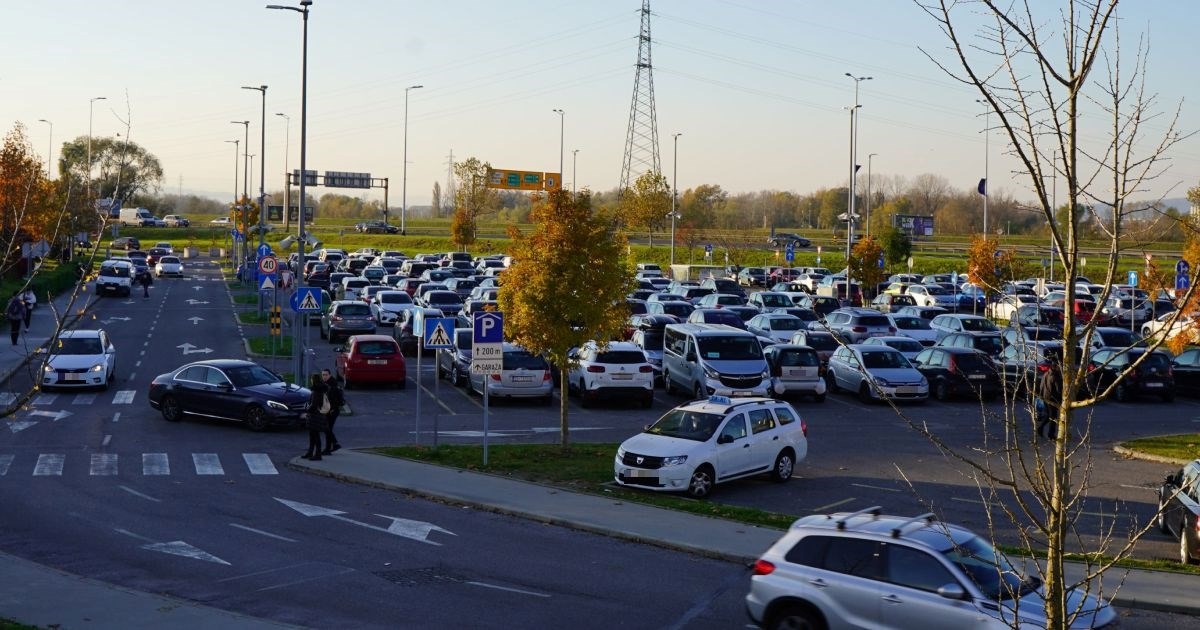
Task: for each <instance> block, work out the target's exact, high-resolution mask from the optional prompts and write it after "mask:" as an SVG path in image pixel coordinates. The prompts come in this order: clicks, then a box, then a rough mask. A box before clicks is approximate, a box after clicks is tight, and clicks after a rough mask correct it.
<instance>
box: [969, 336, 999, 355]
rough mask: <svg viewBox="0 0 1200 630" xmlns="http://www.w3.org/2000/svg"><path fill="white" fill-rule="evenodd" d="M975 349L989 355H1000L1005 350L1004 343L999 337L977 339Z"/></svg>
mask: <svg viewBox="0 0 1200 630" xmlns="http://www.w3.org/2000/svg"><path fill="white" fill-rule="evenodd" d="M975 349H976V350H980V351H982V352H986V353H988V354H1000V352H1001V351H1003V350H1004V342H1003V341H1001V340H1000V338H999V337H976V338H975Z"/></svg>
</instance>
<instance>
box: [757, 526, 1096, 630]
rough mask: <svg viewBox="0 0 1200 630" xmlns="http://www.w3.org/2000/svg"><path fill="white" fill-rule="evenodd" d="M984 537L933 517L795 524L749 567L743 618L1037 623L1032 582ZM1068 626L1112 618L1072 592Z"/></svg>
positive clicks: (987, 625) (1039, 595)
mask: <svg viewBox="0 0 1200 630" xmlns="http://www.w3.org/2000/svg"><path fill="white" fill-rule="evenodd" d="M1008 558H1009V556H1008V555H1007V554H1005V553H1002V552H999V551H996V550H995V549H994V548H993V547H992V545H991V544H990V543H988V542H987V540H986V539H985V538H983V537H980V536H977V535H975V534H974V533H973V532H971V531H970V530H967V529H966V528H964V527H961V526H959V525H955V524H952V523H943V522H941V521H939V520H937V519H936V518H935V517H934V516H933V515H932V514H923V515H921V516H914V517H908V516H892V515H886V514H883V513H882V509H881V508H878V507H875V508H868V509H865V510H859V511H857V512H853V513H845V512H842V513H837V514H828V515H827V514H813V515H810V516H805V517H804V518H801V519H799V520H797V521H796V522H795V523H793V524H792V526H791V527H789V528H788V530H787V532H785V533H784V534H783V535H782V536H781V537H780V539H779V540H778V541H777V542H776V543H775V544H774V545H772V546H771V548H770V549H768V550H767V551H766V552H765V553H763V554H762V556H760V557H759V559H758V560H757V561H756V562H755V563H754V565H753V566H754V569H753V575H752V576H751V578H750V592H749V593H748V594H747V595H746V601H745V605H746V612H747V613H748V614H749V615H750V619H751V620H752V621H754V623H755V625H756V626H759V627H763V628H772V629H776V628H905V629H916V628H920V629H925V628H954V629H958V628H972V629H978V630H1007V629H1008V628H1014V627H1017V628H1035V627H1041V626H1043V625H1045V622H1046V609H1045V600H1046V593H1045V590H1044V588H1043V587H1042V583H1041V581H1040V580H1039V579H1038V578H1037V577H1035V576H1032V575H1027V574H1026V573H1024V572H1022V571H1021V570H1020V569H1019V568H1018V567H1019V566H1020V565H1018V566H1013V565H1012V564H1010V563H1009V560H1008ZM1066 598H1067V600H1066V602H1065V606H1066V608H1067V609H1068V610H1070V611H1071V614H1073V615H1077V616H1076V617H1075V618H1074V623H1073V624H1071V626H1070V627H1071V628H1113V627H1114V626H1115V625H1116V624H1117V623H1118V620H1117V615H1116V612H1114V611H1113V609H1112V608H1111V607H1109V605H1108V604H1107V603H1105V602H1104V601H1103V600H1101V599H1099V598H1097V597H1094V596H1092V595H1088V594H1087V591H1086V590H1085V589H1080V588H1076V589H1071V590H1070V592H1069V594H1068V595H1067V596H1066Z"/></svg>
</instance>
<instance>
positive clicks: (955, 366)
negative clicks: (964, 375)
mask: <svg viewBox="0 0 1200 630" xmlns="http://www.w3.org/2000/svg"><path fill="white" fill-rule="evenodd" d="M946 371H947V372H949V373H951V374H957V373H958V361H956V360H954V359H950V365H949V366H947V367H946Z"/></svg>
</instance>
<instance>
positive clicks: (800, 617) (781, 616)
mask: <svg viewBox="0 0 1200 630" xmlns="http://www.w3.org/2000/svg"><path fill="white" fill-rule="evenodd" d="M766 627H767V628H770V630H825V628H826V625H825V620H824V619H822V618H821V614H820V613H818V612H817V611H815V610H813V609H812V608H809V607H807V606H790V607H787V608H784V609H783V610H780V611H779V612H777V613H775V614H774V615H773V616H772V617H771V621H770V623H768V624H767V626H766Z"/></svg>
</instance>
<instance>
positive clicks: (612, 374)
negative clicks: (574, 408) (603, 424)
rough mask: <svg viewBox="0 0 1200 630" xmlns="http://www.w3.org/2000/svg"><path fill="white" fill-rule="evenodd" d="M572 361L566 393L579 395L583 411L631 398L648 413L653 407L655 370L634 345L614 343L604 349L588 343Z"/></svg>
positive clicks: (573, 353) (573, 355) (572, 355)
mask: <svg viewBox="0 0 1200 630" xmlns="http://www.w3.org/2000/svg"><path fill="white" fill-rule="evenodd" d="M571 357H572V358H573V359H575V360H574V361H573V362H572V365H571V369H570V370H569V371H568V372H567V391H568V392H574V393H576V394H579V404H581V405H583V406H584V407H590V406H591V405H592V404H593V403H594V402H595V401H596V400H598V399H601V398H632V399H635V400H637V401H638V402H640V403H641V404H642V407H645V408H647V409H649V408H650V406H651V405H652V404H654V366H652V365H650V361H649V360H648V359H647V358H646V353H645V352H643V351H642V349H641V348H639V347H637V346H636V345H634V344H633V343H631V342H628V341H614V342H610V343H609V344H608V345H607V346H605V347H603V348H601V346H600V345H599V344H597V343H596V342H595V341H589V342H587V343H585V344H583V346H582V347H580V348H578V349H576V350H575V351H573V352H572V353H571Z"/></svg>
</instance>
